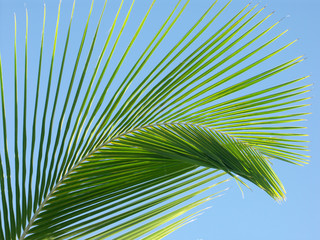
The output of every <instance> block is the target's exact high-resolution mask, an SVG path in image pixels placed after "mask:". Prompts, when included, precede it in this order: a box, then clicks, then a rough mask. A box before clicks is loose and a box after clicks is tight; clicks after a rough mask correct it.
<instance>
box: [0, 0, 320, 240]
mask: <svg viewBox="0 0 320 240" xmlns="http://www.w3.org/2000/svg"><path fill="white" fill-rule="evenodd" d="M109 1H110V3H111V4H110V6H112V7H116V6H117V5H118V4H117V2H118V1H116V0H109ZM145 2H148V4H144V3H145ZM175 2H176V1H169V0H158V1H157V3H156V6H155V10H154V12H153V13H152V16H150V18H151V19H150V22H152V23H154V25H153V24H150V25H147V26H146V30H145V32H144V35H143V36H144V37H145V39H144V38H140V39H139V40H140V42H138V43H137V45H136V46H135V48H134V49H133V51H132V53H131V54H132V55H129V57H130V56H131V57H133V56H134V55H135V54H136V52H135V51H137V52H138V50H139V49H142V48H143V46H144V45H145V44H144V42H143V40H147V39H148V37H150V36H152V34H153V33H154V31H155V30H156V27H157V23H158V22H160V21H161V20H163V19H164V17H165V16H166V15H164V14H163V12H165V11H168V9H171V8H172V6H174V4H175ZM211 2H212V1H209V0H201V1H199V0H198V1H195V0H191V2H190V4H189V6H188V8H187V9H186V12H185V13H184V15H183V16H182V17H181V21H183V24H181V22H180V23H179V24H180V25H178V26H179V27H178V28H176V29H175V32H174V34H171V35H170V38H168V39H167V40H166V41H167V42H166V43H167V44H168V45H170V43H171V42H175V41H176V40H177V39H178V37H179V36H181V34H182V33H183V32H185V30H186V29H187V26H190V25H188V24H191V23H192V22H193V21H194V20H195V19H197V18H198V17H199V14H201V13H202V12H203V11H204V10H205V9H206V7H208V6H209V4H210V3H211ZM223 2H226V1H225V0H220V1H219V3H218V4H219V5H218V6H222V3H223ZM247 2H249V1H238V0H234V1H233V3H232V4H231V6H230V7H229V8H228V10H227V11H226V14H225V15H224V16H225V17H226V16H228V13H232V12H233V11H234V10H235V9H240V8H241V7H243V6H244V5H245V4H246V3H247ZM253 2H254V3H256V2H257V1H253ZM46 4H47V27H46V29H47V30H46V39H47V40H46V46H47V47H48V48H47V50H45V51H46V52H45V53H47V55H48V56H50V54H51V46H52V37H53V34H54V25H55V18H56V14H57V6H58V1H57V0H51V1H48V2H46ZM149 4H150V1H142V0H137V3H136V7H135V8H134V14H136V15H139V16H142V15H143V13H144V12H145V11H146V10H147V8H148V6H149ZM102 5H103V1H101V0H96V3H95V5H94V12H93V17H92V23H91V25H89V27H90V26H91V27H92V28H91V29H89V35H90V34H91V35H92V33H93V26H94V23H96V22H97V20H98V18H99V14H100V13H99V10H100V9H101V6H102ZM260 5H261V6H264V5H266V6H267V7H266V10H265V11H266V13H270V12H272V11H274V10H275V14H274V15H273V16H272V20H271V21H270V23H271V22H272V21H277V20H278V19H281V18H283V17H285V19H284V20H283V21H282V22H281V24H280V26H279V27H278V28H277V30H275V31H276V32H279V31H283V30H285V29H289V32H288V33H287V34H286V36H285V37H284V40H281V41H283V43H285V42H289V41H292V40H294V39H296V38H299V41H298V42H297V43H296V44H295V45H294V46H293V47H290V48H289V49H288V50H287V51H286V54H287V55H288V56H299V55H305V56H306V57H307V61H305V62H303V63H302V64H299V66H298V67H297V68H295V69H294V70H292V71H289V72H288V74H287V75H282V76H283V77H284V78H285V80H290V79H292V78H294V77H296V76H298V77H301V76H304V75H308V74H311V75H312V76H311V79H310V82H312V83H314V85H313V87H312V92H311V96H312V97H313V98H312V100H311V103H312V106H311V107H310V108H309V111H310V112H313V114H312V115H310V116H308V121H307V122H306V126H307V127H308V130H307V133H308V134H309V135H310V137H309V140H310V141H311V143H310V144H309V146H310V155H311V156H312V158H311V163H310V164H309V165H307V166H304V167H298V166H293V165H288V164H285V163H282V162H275V163H274V169H275V171H276V172H277V174H278V175H279V177H280V179H281V180H282V182H283V184H284V186H285V188H286V191H287V201H286V202H284V203H282V204H278V203H276V202H274V201H273V200H272V199H271V198H270V197H268V196H267V195H266V194H265V193H264V192H263V191H261V190H259V189H257V188H253V191H249V190H245V198H244V199H242V196H241V193H240V191H239V189H238V187H237V185H236V184H235V183H231V184H230V185H231V189H230V190H229V191H227V192H226V194H225V195H224V196H223V197H221V198H219V199H216V200H214V202H210V204H208V206H212V208H210V209H208V210H207V211H206V212H205V213H204V214H203V215H202V216H200V217H198V219H197V221H195V222H193V223H191V224H189V225H187V226H185V227H184V228H182V229H180V230H178V231H176V232H175V233H173V234H172V235H170V236H168V237H167V239H172V240H200V239H202V240H211V239H226V240H229V239H247V240H251V239H252V240H253V239H261V240H267V239H284V240H313V239H316V238H317V236H320V217H319V216H320V207H319V204H318V199H319V198H320V190H319V189H320V188H319V184H320V175H319V172H318V170H319V169H320V168H319V167H320V161H319V159H320V152H319V150H318V148H319V146H320V140H319V137H318V136H319V135H320V127H319V119H320V113H319V107H320V106H319V105H320V85H319V79H320V64H319V63H320V61H319V56H320V45H319V37H320V28H319V24H320V15H319V7H320V3H319V1H316V0H303V1H302V0H281V1H276V0H265V1H262V2H261V3H260ZM71 6H72V1H70V0H63V1H62V9H61V19H60V23H61V30H60V32H59V36H62V39H61V40H60V42H59V41H58V47H57V58H59V57H61V54H62V47H61V45H59V43H60V44H63V41H64V40H63V39H64V37H65V33H66V30H67V24H68V22H69V20H68V19H69V16H70V11H71ZM89 6H90V1H83V0H78V1H77V4H76V11H75V16H74V23H75V24H74V26H75V28H74V29H75V30H73V32H72V34H73V36H74V37H73V38H71V48H70V50H71V51H70V59H69V60H70V62H71V59H72V56H74V55H75V54H76V51H77V49H78V44H79V39H77V38H79V35H80V34H82V30H83V24H84V23H85V21H86V16H87V13H88V8H89ZM128 6H129V4H128V1H125V8H128ZM25 8H27V9H28V13H29V49H30V50H29V55H30V58H29V64H30V73H29V74H30V76H34V77H35V76H36V75H35V74H36V65H37V59H38V49H39V40H40V33H41V28H42V15H43V1H40V0H25V1H22V0H10V1H9V0H0V53H1V58H2V61H3V68H4V72H5V73H6V78H7V79H13V71H12V69H13V64H12V63H13V54H12V52H13V37H14V31H13V29H14V24H13V23H14V22H13V13H14V12H15V13H16V15H17V22H18V39H19V41H18V51H19V54H20V56H21V59H22V54H23V44H24V31H25V30H24V29H25V28H24V24H25ZM108 10H109V9H107V11H108ZM110 11H111V10H110ZM112 18H113V16H111V15H108V14H106V16H105V17H104V19H103V22H102V26H104V25H103V24H105V26H108V27H109V25H108V22H110V20H111V19H112ZM130 24H132V26H136V25H137V24H138V21H137V20H136V19H135V18H133V20H132V21H131V22H130ZM130 26H131V25H130ZM108 27H104V28H103V29H104V30H102V33H101V35H102V38H103V37H105V36H106V33H107V31H108ZM129 29H130V27H129ZM130 33H132V32H130V30H129V31H127V32H126V33H125V35H124V38H123V39H121V40H120V42H119V46H120V47H121V46H122V47H125V46H126V45H125V44H127V42H126V40H127V39H128V38H129V37H130ZM126 34H128V35H126ZM102 43H103V41H102V40H98V45H99V44H100V45H101V44H102ZM59 46H60V47H59ZM135 49H137V50H135ZM165 50H166V48H165V47H163V48H162V49H161V51H165ZM33 51H34V52H33ZM87 51H88V45H85V52H87ZM98 53H99V52H98V51H96V52H94V56H95V57H97V56H98ZM119 54H120V53H119ZM119 56H120V55H116V56H115V58H119ZM282 56H283V55H282ZM154 60H155V61H156V59H154ZM44 61H45V63H46V64H44V65H46V66H49V61H50V57H48V58H46V59H45V60H44ZM67 61H68V60H67ZM34 63H35V64H34ZM18 64H19V65H20V66H21V67H20V69H19V74H20V73H21V74H20V75H21V76H22V74H23V70H22V69H23V68H22V66H23V61H22V60H19V62H18ZM68 64H69V65H68ZM68 64H67V66H66V68H68V66H69V67H70V66H71V63H68ZM81 64H83V63H81ZM90 66H91V67H92V66H93V65H90ZM90 66H89V71H92V70H90ZM47 68H48V67H47ZM147 68H148V66H147ZM127 69H129V65H128V66H124V72H125V70H127ZM44 72H48V69H46V68H45V69H44ZM55 74H57V73H55ZM11 83H13V80H12V82H11ZM11 87H12V86H11ZM7 88H8V89H10V84H9V86H8V87H7ZM30 91H31V92H32V91H34V89H32V86H30ZM12 93H13V91H12ZM9 99H10V97H9ZM7 104H8V106H9V107H7V109H10V106H12V105H10V104H12V103H11V102H10V100H9V101H7ZM42 104H43V103H42ZM9 119H10V116H9ZM1 144H2V142H1Z"/></svg>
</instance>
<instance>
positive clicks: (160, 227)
mask: <svg viewBox="0 0 320 240" xmlns="http://www.w3.org/2000/svg"><path fill="white" fill-rule="evenodd" d="M154 2H155V1H153V2H152V4H151V6H150V8H149V10H148V11H147V13H146V14H145V16H144V17H143V18H142V20H141V22H140V25H139V27H138V28H137V29H136V32H135V34H134V35H133V37H132V39H131V41H130V43H129V44H128V46H127V47H126V48H124V49H122V50H123V55H122V56H121V59H120V60H119V61H118V62H117V64H116V65H115V67H114V68H112V67H110V63H111V62H112V61H113V55H114V53H115V52H116V51H117V50H118V48H119V46H118V45H117V44H118V42H119V39H120V38H121V36H122V34H123V32H124V31H125V30H126V28H125V27H126V24H127V22H128V19H129V16H130V15H131V13H132V12H131V11H132V9H133V8H132V7H133V3H134V1H133V2H132V5H131V7H130V8H129V10H128V12H127V15H126V17H125V18H124V20H123V21H122V23H119V21H120V20H119V14H120V12H121V11H122V6H123V1H122V2H121V4H120V7H119V10H118V12H117V14H116V16H115V19H114V22H113V23H112V25H111V28H110V30H109V33H108V36H107V37H106V39H105V43H104V45H103V48H102V49H100V50H99V51H100V56H99V58H98V59H97V60H93V59H91V58H92V56H93V55H92V54H93V50H94V49H95V47H96V46H95V45H96V41H97V39H98V38H99V34H98V32H99V28H100V24H101V23H102V21H101V20H102V16H103V14H104V10H105V8H106V5H107V1H106V2H105V4H104V7H103V9H102V13H101V17H100V20H99V22H98V23H97V26H96V30H95V34H94V36H93V39H92V40H91V46H90V49H89V51H88V53H87V54H86V55H85V54H84V52H83V47H84V43H85V40H86V38H87V30H88V26H89V21H90V16H91V13H92V9H93V6H94V4H93V2H92V5H91V9H90V11H89V16H88V19H87V23H86V25H85V28H84V32H83V36H82V39H81V44H80V47H79V50H78V53H77V57H76V60H75V64H74V68H73V69H70V70H71V72H72V74H71V77H70V79H69V80H68V81H67V80H65V79H64V78H63V73H64V67H65V60H66V56H67V55H68V49H69V48H70V46H69V45H70V43H69V37H70V32H71V25H72V19H73V12H74V7H75V3H74V5H73V9H72V15H71V19H70V23H69V27H68V32H67V36H66V40H65V44H64V46H63V47H64V52H63V56H62V61H61V64H60V72H59V77H58V78H57V79H54V77H53V66H54V63H55V62H56V59H55V53H56V45H57V39H58V29H59V17H60V5H59V10H58V18H57V23H56V29H55V35H54V42H53V52H52V58H51V63H50V67H49V73H48V74H49V78H48V81H47V82H46V86H47V89H46V90H45V91H41V90H40V84H41V82H42V81H45V80H43V79H42V77H41V76H42V70H43V66H42V63H43V61H42V58H43V48H44V30H45V22H46V8H44V18H43V31H42V37H41V45H40V56H39V68H38V69H39V70H38V77H37V78H35V79H36V81H33V79H32V78H30V79H31V81H30V80H29V78H28V72H27V70H28V15H27V14H26V16H27V18H26V23H27V25H26V38H25V74H24V84H23V85H20V84H18V79H17V48H16V40H17V37H15V42H14V46H15V48H14V49H15V52H14V69H15V73H14V98H15V102H14V144H13V145H11V144H10V143H8V136H7V134H8V129H7V121H8V120H7V119H6V109H5V94H11V93H6V92H5V91H4V84H5V83H6V82H5V81H10V80H9V79H8V80H6V79H5V78H4V77H3V69H2V63H1V58H0V84H1V109H2V114H1V116H2V137H3V143H4V146H3V150H1V151H2V152H1V155H0V158H1V164H0V177H1V184H0V185H1V186H0V187H1V200H0V201H1V215H0V225H1V228H0V238H1V239H16V238H19V239H78V238H89V239H104V238H108V237H111V238H113V239H138V238H139V239H152V240H153V239H161V238H163V237H165V236H166V235H168V234H170V233H171V232H173V231H174V230H176V229H178V228H179V227H181V226H184V225H185V224H187V223H189V222H191V221H193V219H194V217H195V216H197V215H199V214H200V213H201V211H198V212H196V213H188V214H187V216H185V215H183V214H185V213H186V212H189V211H191V210H194V208H196V207H197V206H199V205H201V204H202V203H205V202H207V201H209V200H210V199H212V198H214V197H216V196H219V193H213V192H212V188H213V187H215V186H217V185H220V184H222V183H225V182H226V181H228V180H229V179H235V180H236V181H237V182H240V183H242V184H244V185H246V186H247V184H246V181H249V182H251V183H253V184H255V185H256V186H258V187H260V188H261V189H263V190H264V191H265V192H266V193H267V194H269V195H270V196H271V197H272V198H274V199H275V200H277V201H281V200H283V199H285V190H284V187H283V186H282V184H281V182H280V180H279V178H278V177H277V175H276V174H275V172H274V171H273V169H272V168H271V165H270V159H271V158H273V159H279V160H283V161H287V162H290V163H294V164H298V165H301V164H304V163H306V162H307V160H306V158H307V156H305V155H304V154H302V153H301V151H305V150H306V147H305V146H304V142H305V141H303V140H300V139H299V137H300V136H304V134H302V133H300V132H297V131H298V130H299V129H300V128H302V127H301V126H296V125H292V124H294V123H295V122H298V121H301V120H303V119H301V118H302V117H303V116H304V115H306V114H307V113H306V112H304V107H305V106H307V104H305V103H304V102H303V103H300V102H301V101H305V100H307V99H308V97H304V96H303V95H302V94H305V93H307V92H308V90H305V88H307V87H308V86H309V85H307V84H304V83H301V82H303V80H304V79H305V78H306V77H302V78H301V77H300V78H297V79H295V80H290V81H282V80H280V79H278V81H277V82H278V83H276V84H273V85H272V84H271V83H268V87H261V86H263V85H259V84H261V83H263V82H265V81H267V80H270V79H272V78H273V77H274V76H275V75H276V74H278V73H280V72H282V71H284V70H286V69H288V68H290V67H293V66H294V65H296V64H297V63H299V62H301V61H302V60H303V58H302V57H298V58H294V59H290V60H287V61H286V62H282V63H280V64H278V65H275V66H273V67H268V66H267V65H265V66H263V65H262V64H263V63H266V61H267V60H270V59H271V60H272V59H273V58H272V57H274V55H276V54H278V53H279V52H281V51H283V50H284V49H286V48H287V47H289V46H290V45H291V44H292V43H293V42H291V43H289V44H286V45H284V46H279V47H278V48H277V49H276V50H274V51H272V52H271V53H265V52H266V51H262V50H265V49H267V47H268V46H269V45H272V44H274V42H276V41H277V40H278V38H280V37H281V36H282V35H283V34H284V33H285V32H284V33H281V34H278V35H276V36H275V37H273V38H269V37H267V36H268V34H269V33H270V31H271V30H272V29H273V28H274V27H275V26H276V25H277V24H278V23H279V21H278V22H276V23H274V24H272V25H271V26H270V27H265V26H266V25H267V24H266V23H267V22H266V20H267V19H268V18H269V17H270V16H271V15H272V14H269V15H267V16H266V17H262V18H261V17H260V16H261V14H262V12H263V10H264V8H262V9H258V7H257V6H258V5H256V6H251V5H250V4H248V5H247V6H245V7H244V8H243V9H241V10H240V11H239V12H237V13H236V14H234V15H232V16H227V17H226V16H222V15H223V14H224V10H225V9H226V8H227V7H228V5H229V4H230V2H229V3H227V4H226V5H225V6H223V7H222V8H221V9H218V8H219V7H217V5H216V2H214V3H213V4H212V5H211V6H210V8H209V9H207V11H206V12H205V13H204V14H203V15H202V16H201V18H200V19H199V20H198V21H197V22H195V23H194V25H193V26H191V28H190V29H189V31H187V32H186V33H185V35H183V36H182V37H181V38H180V40H179V41H178V42H177V43H176V44H172V46H171V50H169V51H168V52H167V53H165V54H163V55H161V56H158V57H160V59H161V60H160V61H155V60H152V57H153V56H154V54H155V52H157V51H156V50H158V49H159V48H161V43H163V40H164V39H165V37H166V36H167V35H168V33H169V32H170V31H171V30H172V29H173V26H174V24H175V23H176V22H177V20H178V19H179V17H180V16H183V12H184V10H185V9H186V8H187V5H188V3H189V1H186V2H185V3H184V5H183V6H181V4H182V3H181V1H178V3H177V5H176V6H175V8H174V9H173V10H172V12H171V13H169V14H168V17H167V19H166V20H165V21H164V23H163V24H162V26H161V27H160V29H159V30H158V32H157V33H156V34H155V36H154V37H153V38H152V39H151V41H150V42H146V43H145V50H144V51H143V52H142V53H141V55H139V56H138V58H137V60H136V62H135V63H134V64H133V66H132V67H131V69H130V70H129V71H128V73H127V75H126V76H125V77H124V78H122V77H121V78H119V77H118V76H119V72H121V71H122V67H123V64H124V63H125V60H126V57H127V56H128V54H129V52H130V50H131V48H132V47H133V44H134V43H135V41H136V39H138V36H139V34H140V33H143V27H144V25H145V23H146V21H147V17H148V16H149V13H152V10H151V9H152V7H153V5H154ZM216 8H217V9H218V10H217V9H216ZM257 9H258V10H257ZM213 10H214V11H215V12H213ZM259 17H260V18H259ZM218 21H220V22H222V23H223V24H222V25H221V27H220V28H216V27H215V26H212V24H213V23H215V22H218ZM118 26H119V28H120V30H119V31H118V32H117V30H116V29H117V27H118ZM120 26H121V27H120ZM212 28H213V29H214V32H212V34H210V36H209V37H207V38H204V37H203V36H206V35H204V34H205V33H207V32H208V31H212ZM259 28H263V29H264V30H258V29H259ZM15 32H16V31H15ZM114 35H116V36H115V37H114V39H115V40H114V42H113V43H112V40H111V39H113V38H112V37H113V36H114ZM266 37H267V38H269V40H267V41H265V40H264V39H265V38H266ZM203 39H205V40H204V41H203V42H201V41H202V40H203ZM199 40H201V41H200V42H201V43H199ZM262 41H265V42H264V43H261V42H262ZM106 52H107V53H108V55H106V56H105V53H106ZM33 53H34V51H33ZM157 54H159V53H157ZM104 57H105V58H104ZM80 58H81V59H82V58H84V62H85V64H84V66H82V67H81V69H80V67H79V66H80V64H79V62H80ZM94 61H96V63H95V65H94V67H93V69H92V71H91V70H90V71H89V70H88V68H89V67H92V64H91V65H90V63H91V62H94ZM150 61H152V62H154V67H153V68H152V69H151V70H149V69H148V68H147V69H145V66H146V64H147V63H148V62H150ZM101 64H102V66H101ZM109 68H111V70H109ZM107 69H108V70H109V71H110V72H111V74H109V72H107ZM79 71H80V73H81V74H80V75H79V76H80V77H79V78H78V75H77V74H76V73H77V72H79ZM89 73H90V74H89ZM141 73H145V74H146V75H145V77H141ZM88 74H89V76H87V75H88ZM87 79H89V80H88V81H89V82H88V83H87V84H85V81H86V80H87ZM65 81H67V85H68V88H67V89H66V94H63V93H62V90H61V88H62V87H63V86H64V85H63V84H64V83H63V82H65ZM30 84H31V85H34V86H36V96H35V99H33V98H32V96H29V95H28V91H27V89H28V86H29V85H30ZM53 86H56V87H53ZM115 86H117V87H115ZM252 87H254V88H252ZM18 88H20V89H23V93H24V95H23V98H22V101H21V103H20V102H19V104H21V105H22V106H23V108H22V112H19V110H18V109H19V108H18ZM52 89H55V91H53V90H52ZM252 89H254V91H252ZM50 99H51V100H50ZM59 99H62V102H63V103H64V105H63V106H59ZM40 101H42V102H43V104H44V105H43V111H42V109H40V106H42V105H40ZM33 103H34V105H33ZM59 109H60V110H59ZM29 115H30V117H32V122H31V123H29V121H27V119H28V118H27V116H29ZM21 116H22V118H21ZM19 118H21V119H22V121H21V123H22V126H19V125H20V124H19V121H20V120H19ZM39 119H40V121H39ZM48 119H49V120H48ZM54 119H57V122H55V121H54ZM19 141H20V142H19ZM37 146H38V147H37ZM11 148H13V149H14V158H12V157H11V156H10V154H9V149H11ZM28 149H29V150H28ZM29 153H30V154H29ZM210 189H211V190H210ZM207 190H208V193H206V194H204V192H205V191H207ZM209 190H210V191H209ZM203 194H204V195H203ZM197 196H198V198H197ZM199 196H200V197H199ZM194 211H197V210H194ZM182 215H183V216H182ZM181 216H182V217H181Z"/></svg>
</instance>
